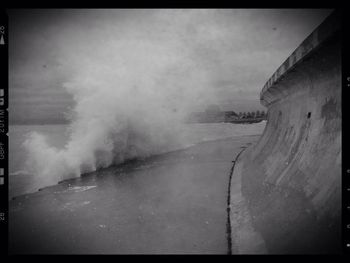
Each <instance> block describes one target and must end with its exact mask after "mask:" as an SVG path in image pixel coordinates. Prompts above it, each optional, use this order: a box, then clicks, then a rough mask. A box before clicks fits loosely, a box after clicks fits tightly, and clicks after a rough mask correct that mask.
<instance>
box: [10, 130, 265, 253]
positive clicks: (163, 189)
mask: <svg viewBox="0 0 350 263" xmlns="http://www.w3.org/2000/svg"><path fill="white" fill-rule="evenodd" d="M258 138H259V136H240V137H233V138H229V139H224V140H218V141H211V142H206V143H201V144H198V145H195V146H193V147H190V148H188V149H185V150H180V151H176V152H172V153H168V154H164V155H160V156H155V157H152V158H148V159H146V160H144V161H137V162H129V163H127V164H125V165H123V166H119V167H112V168H108V169H104V170H102V171H99V172H96V173H92V174H89V175H86V176H83V177H81V178H77V179H72V180H68V181H64V182H62V183H61V184H59V185H56V186H52V187H47V188H44V189H43V190H42V191H40V192H37V193H33V194H28V195H25V196H21V197H17V198H16V199H15V200H13V201H11V202H10V204H9V207H10V214H9V217H10V220H9V221H10V226H9V237H10V240H9V241H10V242H9V252H10V253H11V254H28V253H29V254H30V253H32V254H60V253H64V254H80V253H83V254H90V253H91V254H148V253H152V254H158V253H159V254H167V253H170V254H177V253H181V254H196V253H198V254H226V253H227V252H228V245H227V244H228V243H227V229H226V227H227V212H226V209H227V190H228V181H229V176H230V170H231V168H232V160H233V158H234V157H235V156H236V155H237V154H238V153H239V152H240V151H241V150H242V147H245V146H247V144H248V143H253V142H256V141H257V140H258Z"/></svg>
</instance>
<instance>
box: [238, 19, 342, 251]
mask: <svg viewBox="0 0 350 263" xmlns="http://www.w3.org/2000/svg"><path fill="white" fill-rule="evenodd" d="M339 19H340V18H339V14H337V13H333V14H332V15H331V16H330V17H329V18H327V19H326V21H325V22H324V23H323V24H321V25H320V26H319V27H318V28H317V29H316V30H315V32H314V33H313V34H312V35H310V37H309V38H307V39H306V40H305V41H304V42H303V43H302V44H301V46H300V47H299V48H298V49H297V50H296V51H295V52H294V53H293V55H292V56H291V58H288V59H287V60H286V62H285V63H284V64H283V65H282V66H283V67H281V68H280V69H279V71H278V72H277V73H275V74H274V75H273V77H272V78H271V79H270V80H269V81H268V83H267V84H266V85H265V87H264V89H263V91H262V93H261V102H262V104H263V105H265V106H266V107H267V108H268V121H267V126H266V128H265V131H264V133H263V136H262V137H261V138H260V140H259V142H258V144H256V145H255V146H253V147H249V148H248V149H247V150H246V151H244V153H243V154H242V155H241V157H240V158H239V160H238V162H237V163H236V166H237V167H238V168H237V169H235V171H234V174H233V178H236V181H238V182H236V183H235V184H231V187H235V188H237V187H238V189H235V190H232V192H234V191H236V192H237V191H238V193H237V194H236V195H238V196H239V198H238V199H237V196H236V197H235V196H234V195H232V196H231V205H232V206H235V205H236V206H237V204H239V205H240V206H241V207H240V209H238V210H237V209H236V211H240V213H237V212H236V213H234V211H235V209H233V210H232V211H231V226H232V233H234V232H235V229H236V230H239V229H243V228H245V229H247V231H246V232H245V233H244V235H245V236H244V237H243V238H242V235H240V236H236V238H235V236H234V235H233V238H235V239H234V240H233V242H232V252H233V253H273V254H277V253H288V254H292V253H340V251H341V231H340V230H341V216H340V215H341V40H340V34H339V27H340V20H339ZM240 180H241V181H240ZM239 186H240V187H239ZM239 200H240V201H239ZM242 211H246V212H245V214H244V213H243V212H242ZM237 222H238V223H237ZM239 222H240V223H239Z"/></svg>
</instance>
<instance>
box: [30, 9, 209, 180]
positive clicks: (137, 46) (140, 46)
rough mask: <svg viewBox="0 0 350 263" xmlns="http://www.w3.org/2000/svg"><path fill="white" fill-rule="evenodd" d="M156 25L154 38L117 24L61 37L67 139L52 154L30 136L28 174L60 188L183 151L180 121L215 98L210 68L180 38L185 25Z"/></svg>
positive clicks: (139, 28)
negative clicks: (69, 102) (68, 103)
mask: <svg viewBox="0 0 350 263" xmlns="http://www.w3.org/2000/svg"><path fill="white" fill-rule="evenodd" d="M190 16H191V14H190V13H189V15H188V17H190ZM184 17H186V16H184ZM162 20H163V22H166V23H159V24H158V23H157V25H156V26H155V25H152V26H151V28H153V29H154V31H155V32H150V31H149V30H148V31H144V30H145V28H147V25H146V26H145V25H140V24H136V23H131V24H130V23H129V24H128V25H127V26H128V29H129V30H126V31H121V32H119V31H116V27H115V25H112V26H107V25H104V26H103V27H97V28H96V27H95V28H94V27H93V28H89V30H88V31H86V30H87V29H86V28H85V27H83V28H79V27H78V28H76V27H73V26H72V28H70V29H69V28H68V29H67V30H66V31H65V32H64V33H65V37H64V38H63V40H61V45H58V51H56V52H57V53H59V54H60V55H59V56H58V58H57V59H58V61H59V64H60V68H63V69H64V70H65V71H67V72H69V74H67V75H66V77H67V79H66V81H65V82H64V83H63V87H64V88H65V89H66V90H67V92H68V93H69V94H71V96H72V97H73V99H74V102H75V104H74V107H73V109H72V110H71V111H70V112H69V113H68V114H69V121H70V128H69V130H70V135H69V140H68V142H67V143H66V145H65V146H64V147H61V148H57V147H53V146H52V145H50V142H48V141H47V140H46V138H45V136H44V135H42V134H38V133H32V134H30V135H28V138H27V140H26V141H25V143H24V146H25V149H26V151H27V152H28V159H27V169H29V170H30V171H31V173H33V174H35V175H37V176H40V177H42V178H47V177H50V178H51V179H52V180H56V181H59V180H62V179H65V178H68V177H72V176H79V175H80V174H82V173H86V172H90V171H95V170H97V169H99V168H103V167H108V166H110V165H113V164H118V163H121V162H124V161H125V160H128V159H133V158H140V157H145V156H149V155H152V154H156V153H160V152H165V151H166V150H167V149H171V148H174V147H175V148H180V147H181V144H183V143H184V142H183V141H182V136H181V134H180V131H181V129H180V126H181V123H182V122H183V120H184V118H185V117H186V116H187V114H188V113H190V112H192V111H193V110H194V109H195V107H194V105H195V106H196V107H198V106H199V105H201V104H202V105H204V104H205V103H207V101H208V98H211V99H212V98H213V94H212V93H211V89H210V85H211V83H210V74H209V72H208V69H206V68H203V67H200V66H199V64H198V62H199V61H197V60H195V59H194V56H193V46H191V45H189V44H188V40H189V39H185V40H184V39H183V38H182V37H181V32H182V31H181V30H182V29H185V28H186V26H187V24H186V23H188V20H186V19H185V20H184V21H176V23H174V24H171V23H169V22H170V21H169V20H168V18H166V17H165V16H163V15H161V16H160V17H158V19H157V21H158V22H159V21H160V22H162ZM92 32H93V34H92ZM84 33H86V34H84ZM92 35H93V36H94V39H91V36H92ZM113 36H116V37H113ZM193 40H194V41H198V39H193Z"/></svg>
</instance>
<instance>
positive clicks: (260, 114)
mask: <svg viewBox="0 0 350 263" xmlns="http://www.w3.org/2000/svg"><path fill="white" fill-rule="evenodd" d="M238 117H239V118H240V119H255V118H264V119H265V118H266V112H265V111H258V110H257V111H251V112H239V113H238Z"/></svg>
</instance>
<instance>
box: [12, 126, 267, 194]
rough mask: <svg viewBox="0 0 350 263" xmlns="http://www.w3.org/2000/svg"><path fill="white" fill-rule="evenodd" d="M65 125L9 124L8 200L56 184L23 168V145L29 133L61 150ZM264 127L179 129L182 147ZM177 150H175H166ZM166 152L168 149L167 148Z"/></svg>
mask: <svg viewBox="0 0 350 263" xmlns="http://www.w3.org/2000/svg"><path fill="white" fill-rule="evenodd" d="M68 128H69V126H68V125H10V127H9V134H10V136H9V198H12V197H14V196H18V195H22V194H25V193H31V192H35V191H37V190H38V189H39V188H42V187H45V186H49V185H54V184H57V183H58V181H57V179H55V178H50V177H48V178H42V177H39V176H36V175H35V174H31V173H30V172H29V171H28V170H27V169H26V162H27V161H28V152H27V151H26V149H25V147H24V145H23V143H24V141H25V140H26V139H27V138H28V135H29V134H30V133H31V132H38V133H40V134H43V135H45V137H46V138H47V141H48V143H49V144H50V145H51V146H53V147H57V148H63V147H64V146H65V144H66V143H67V140H68V139H69V130H68ZM264 128H265V121H263V122H260V123H256V124H231V123H193V124H184V125H183V126H182V127H181V136H182V137H181V138H182V140H183V141H184V143H183V144H182V146H181V147H182V148H185V147H190V146H192V145H195V144H197V143H200V142H204V141H212V140H218V139H223V138H229V137H235V136H242V135H257V134H261V133H262V132H263V130H264ZM170 150H178V148H174V149H170ZM167 151H169V149H167Z"/></svg>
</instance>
